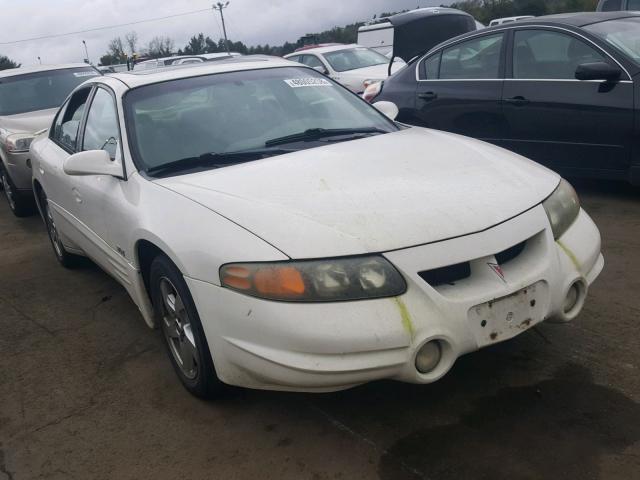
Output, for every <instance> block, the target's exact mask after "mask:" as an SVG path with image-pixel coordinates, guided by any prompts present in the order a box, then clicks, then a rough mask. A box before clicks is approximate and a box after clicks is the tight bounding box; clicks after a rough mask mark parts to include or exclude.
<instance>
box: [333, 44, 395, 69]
mask: <svg viewBox="0 0 640 480" xmlns="http://www.w3.org/2000/svg"><path fill="white" fill-rule="evenodd" d="M323 55H324V58H326V59H327V62H329V64H330V65H331V68H333V69H334V70H335V71H336V72H346V71H348V70H355V69H357V68H366V67H372V66H374V65H385V64H388V63H389V59H388V58H387V57H385V56H384V55H382V54H380V53H378V52H376V51H375V50H371V49H369V48H364V47H360V48H350V49H348V50H337V51H335V52H328V53H324V54H323Z"/></svg>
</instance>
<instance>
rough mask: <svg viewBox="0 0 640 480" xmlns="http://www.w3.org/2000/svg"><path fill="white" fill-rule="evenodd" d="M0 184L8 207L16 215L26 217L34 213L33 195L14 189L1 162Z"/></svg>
mask: <svg viewBox="0 0 640 480" xmlns="http://www.w3.org/2000/svg"><path fill="white" fill-rule="evenodd" d="M0 184H2V190H3V191H4V196H5V198H6V199H7V202H8V203H9V208H10V209H11V212H13V214H14V215H15V216H16V217H19V218H21V217H28V216H30V215H33V214H34V213H35V202H34V200H33V197H31V196H30V195H25V194H22V193H20V192H19V191H18V190H17V189H16V186H15V185H14V183H13V181H12V180H11V177H10V176H9V174H8V173H7V171H6V169H5V168H4V166H3V165H2V164H0Z"/></svg>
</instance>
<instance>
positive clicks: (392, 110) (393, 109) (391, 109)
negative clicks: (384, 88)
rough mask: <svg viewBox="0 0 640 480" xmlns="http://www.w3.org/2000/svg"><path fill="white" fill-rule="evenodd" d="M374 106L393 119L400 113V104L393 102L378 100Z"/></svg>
mask: <svg viewBox="0 0 640 480" xmlns="http://www.w3.org/2000/svg"><path fill="white" fill-rule="evenodd" d="M373 106H374V108H375V109H376V110H378V111H379V112H380V113H382V114H383V115H385V116H386V117H388V118H389V119H391V120H395V119H396V117H397V116H398V114H399V113H400V110H399V109H398V106H397V105H396V104H395V103H393V102H376V103H374V104H373Z"/></svg>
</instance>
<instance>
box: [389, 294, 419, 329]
mask: <svg viewBox="0 0 640 480" xmlns="http://www.w3.org/2000/svg"><path fill="white" fill-rule="evenodd" d="M394 300H395V302H396V305H398V310H400V318H402V327H403V328H404V329H405V330H406V331H407V333H408V334H409V335H411V338H413V335H414V333H415V331H414V329H413V323H412V322H411V314H410V313H409V309H407V306H406V305H405V304H404V302H403V301H402V299H401V298H400V297H395V298H394Z"/></svg>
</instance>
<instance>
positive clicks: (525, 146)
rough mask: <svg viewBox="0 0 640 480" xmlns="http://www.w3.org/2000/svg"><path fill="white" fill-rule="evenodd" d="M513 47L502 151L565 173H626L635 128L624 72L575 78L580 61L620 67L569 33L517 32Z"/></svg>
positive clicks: (630, 93)
mask: <svg viewBox="0 0 640 480" xmlns="http://www.w3.org/2000/svg"><path fill="white" fill-rule="evenodd" d="M511 50H512V54H511V55H510V57H511V59H512V61H510V62H508V64H509V66H510V69H511V70H512V73H513V75H512V78H508V79H507V80H506V81H505V86H504V93H503V102H504V104H503V111H504V115H505V118H506V120H507V124H508V129H507V138H506V139H505V142H504V144H503V146H505V147H506V148H508V149H510V150H513V151H515V152H517V153H519V154H521V155H524V156H525V157H528V158H530V159H532V160H535V161H537V162H540V163H542V164H545V165H547V166H549V167H551V168H557V169H560V170H563V171H567V172H568V173H572V172H573V173H577V172H578V170H581V171H583V172H584V171H585V170H589V171H591V172H590V173H591V174H594V173H596V172H597V171H600V172H601V173H606V172H605V171H608V172H609V173H612V174H613V176H615V172H618V173H622V172H623V171H626V170H627V169H628V167H629V163H630V160H631V140H632V130H633V83H632V82H631V81H630V78H629V77H628V76H627V74H626V73H625V72H623V73H622V77H621V80H620V81H617V82H601V81H580V80H576V78H575V72H576V68H577V67H578V65H580V64H582V63H591V62H608V63H611V64H612V65H615V66H618V65H617V64H615V62H614V61H613V60H612V59H611V58H609V57H608V56H607V55H606V54H605V53H604V52H602V51H601V50H599V49H598V48H597V47H595V46H594V45H593V44H591V43H589V42H587V41H586V40H584V39H583V38H580V37H578V36H575V35H573V34H570V33H568V32H560V31H554V30H551V29H543V28H527V29H521V30H517V31H515V32H514V36H513V48H512V49H511ZM511 65H512V66H511ZM585 173H586V172H585Z"/></svg>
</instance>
